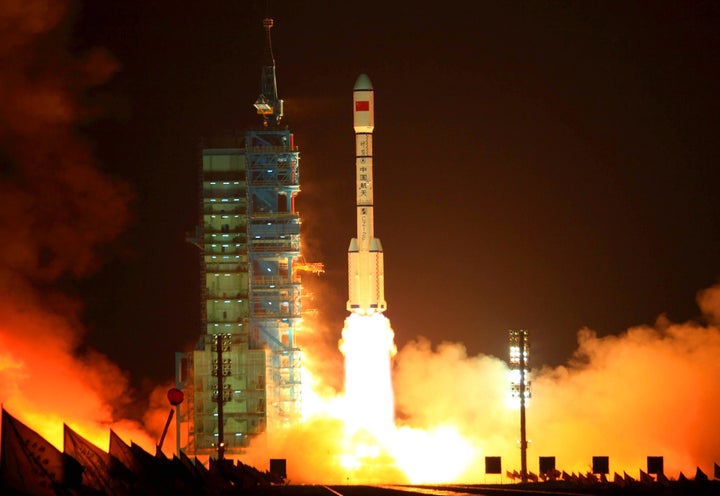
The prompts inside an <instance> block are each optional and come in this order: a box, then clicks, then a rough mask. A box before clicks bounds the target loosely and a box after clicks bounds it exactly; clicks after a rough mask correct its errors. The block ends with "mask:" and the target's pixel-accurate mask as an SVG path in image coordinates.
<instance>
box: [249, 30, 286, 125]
mask: <svg viewBox="0 0 720 496" xmlns="http://www.w3.org/2000/svg"><path fill="white" fill-rule="evenodd" d="M274 24H275V21H274V20H273V19H272V18H271V17H266V18H265V19H263V27H264V28H265V33H266V35H267V44H266V45H265V61H264V62H263V69H262V77H261V79H260V88H261V90H260V96H259V97H258V98H257V100H255V104H254V107H255V108H256V109H257V113H258V114H259V115H262V116H263V125H264V126H265V127H267V126H269V125H273V126H277V125H278V123H279V122H280V119H282V116H283V101H282V100H280V99H279V98H278V91H277V80H276V78H275V57H274V56H273V52H272V37H271V35H270V30H271V29H272V27H273V25H274Z"/></svg>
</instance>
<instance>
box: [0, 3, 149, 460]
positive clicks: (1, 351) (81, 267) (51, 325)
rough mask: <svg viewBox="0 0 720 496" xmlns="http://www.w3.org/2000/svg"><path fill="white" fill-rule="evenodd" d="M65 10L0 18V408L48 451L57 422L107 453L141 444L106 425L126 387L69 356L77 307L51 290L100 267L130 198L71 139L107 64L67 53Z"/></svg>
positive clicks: (90, 362) (129, 427) (76, 138)
mask: <svg viewBox="0 0 720 496" xmlns="http://www.w3.org/2000/svg"><path fill="white" fill-rule="evenodd" d="M68 10H69V5H68V3H67V2H63V1H58V0H28V1H10V2H3V3H2V5H1V6H0V24H1V25H2V26H3V29H2V30H1V32H0V237H1V238H2V240H3V242H2V249H0V294H1V298H0V401H1V402H2V403H3V406H4V408H6V409H8V410H9V411H10V412H11V413H12V414H13V415H16V416H18V417H19V418H20V419H21V420H23V421H25V422H27V423H28V424H29V425H30V426H32V427H33V428H35V429H37V430H38V431H39V432H40V433H41V435H43V436H44V437H46V438H47V439H48V440H50V441H51V442H53V443H54V444H56V445H58V446H61V439H62V424H63V422H66V423H68V424H69V425H70V426H71V427H73V428H75V429H78V430H79V432H81V433H82V434H83V435H85V436H87V437H88V438H90V439H91V440H93V441H95V442H96V443H97V444H98V445H99V446H101V447H104V448H107V440H108V427H110V426H112V427H113V428H114V429H116V431H117V432H118V433H119V434H120V435H121V436H123V437H126V438H127V436H128V435H129V434H130V433H131V432H132V433H133V435H132V437H133V439H134V440H136V441H137V442H141V443H143V442H144V441H145V434H143V433H141V432H139V431H138V430H137V429H138V426H137V425H135V424H134V423H132V422H124V421H119V419H117V418H116V414H115V412H116V411H117V408H118V407H120V406H122V405H123V404H124V403H125V402H127V401H129V398H128V396H129V395H128V379H127V377H126V375H125V373H124V372H123V371H122V370H120V369H119V368H118V367H117V366H116V365H114V364H113V363H111V362H110V361H109V360H108V359H107V357H105V356H103V355H102V354H100V353H98V352H96V351H92V350H87V349H86V347H83V346H81V345H82V336H83V333H84V330H83V328H82V325H81V323H80V322H81V319H80V317H81V312H82V310H83V308H82V304H81V303H80V302H79V301H78V300H77V299H76V298H74V297H73V296H69V295H67V294H65V293H63V292H62V291H60V290H58V288H59V287H61V286H65V287H67V286H68V285H67V283H68V282H70V281H73V280H76V279H78V278H82V277H85V276H88V275H89V274H91V273H92V272H93V271H94V270H96V269H97V268H98V267H99V266H100V265H101V264H102V262H103V258H104V257H106V256H107V253H109V251H108V249H107V248H108V246H109V244H110V243H111V242H112V241H113V240H114V239H116V238H117V236H118V235H119V234H120V233H121V232H122V230H123V229H124V228H125V227H126V226H127V225H128V223H129V221H130V218H131V215H130V210H129V206H128V205H129V200H130V198H131V195H130V191H129V188H128V186H127V185H126V184H124V183H123V182H121V181H117V180H114V179H112V178H110V177H108V176H107V175H105V174H103V173H102V172H100V170H99V169H98V168H97V166H96V163H95V160H94V158H93V156H92V154H91V151H90V148H89V146H88V143H87V142H86V141H85V140H84V139H83V137H82V135H81V133H80V132H79V126H80V125H81V124H83V123H85V122H87V121H88V120H89V119H92V118H93V117H94V116H95V115H96V114H97V109H93V108H91V106H90V105H89V104H88V103H86V101H87V99H86V96H87V94H88V90H91V89H93V88H95V87H97V86H98V85H101V84H102V83H104V82H106V81H107V80H108V78H109V77H110V76H111V75H112V74H113V73H114V72H115V71H116V70H117V64H116V63H115V61H114V60H113V59H112V58H111V57H110V56H109V55H108V54H107V53H106V52H104V51H103V50H92V51H88V52H86V53H83V54H74V53H70V52H69V51H67V49H66V48H65V47H67V46H69V45H70V40H69V39H68V33H69V32H70V29H69V26H68V25H67V22H68V21H67V17H68ZM98 332H102V330H98ZM81 349H82V350H83V351H80V350H81Z"/></svg>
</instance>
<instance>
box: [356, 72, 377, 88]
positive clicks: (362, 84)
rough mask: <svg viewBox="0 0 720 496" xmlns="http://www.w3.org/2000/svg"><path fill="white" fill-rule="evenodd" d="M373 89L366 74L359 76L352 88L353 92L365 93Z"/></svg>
mask: <svg viewBox="0 0 720 496" xmlns="http://www.w3.org/2000/svg"><path fill="white" fill-rule="evenodd" d="M371 89H373V86H372V83H371V82H370V78H369V77H367V74H360V75H359V76H358V78H357V80H356V81H355V86H354V87H353V90H354V91H367V90H371Z"/></svg>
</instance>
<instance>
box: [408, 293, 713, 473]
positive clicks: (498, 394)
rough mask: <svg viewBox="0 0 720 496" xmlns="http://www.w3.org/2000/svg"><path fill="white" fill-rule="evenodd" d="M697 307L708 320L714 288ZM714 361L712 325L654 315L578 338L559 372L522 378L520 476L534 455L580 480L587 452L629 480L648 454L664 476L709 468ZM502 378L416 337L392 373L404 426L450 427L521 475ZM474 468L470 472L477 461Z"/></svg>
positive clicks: (483, 361) (489, 365)
mask: <svg viewBox="0 0 720 496" xmlns="http://www.w3.org/2000/svg"><path fill="white" fill-rule="evenodd" d="M698 301H699V305H700V307H701V310H702V311H703V314H704V316H705V317H706V318H707V319H708V320H709V321H711V322H717V321H718V315H720V286H715V287H713V288H710V289H707V290H705V291H703V292H701V293H700V296H699V299H698ZM531 341H532V332H531ZM718 356H720V329H718V327H715V326H712V325H710V326H704V325H701V324H698V323H695V322H687V323H684V324H675V323H672V322H669V321H668V320H667V319H666V318H664V317H660V318H659V319H658V320H657V322H656V323H655V325H654V326H638V327H633V328H631V329H629V330H627V331H626V332H624V333H623V334H621V335H619V336H605V337H598V336H597V334H596V333H595V332H593V331H591V330H589V329H582V330H580V331H579V332H578V349H577V350H576V352H575V353H574V355H573V357H572V358H571V359H570V361H569V362H568V363H567V364H566V365H564V366H560V367H556V368H548V367H544V368H540V369H539V370H537V369H536V370H533V371H532V374H531V375H532V399H531V400H530V403H529V407H528V409H527V426H528V439H529V440H530V447H529V450H528V464H529V469H530V470H534V471H535V472H536V473H537V471H538V468H539V467H538V457H539V456H555V457H556V461H557V466H558V468H560V469H564V470H567V471H568V472H571V471H575V472H582V473H585V472H587V471H589V470H590V469H591V463H592V457H593V456H609V457H610V470H611V471H618V472H619V473H622V471H623V470H626V471H628V473H631V474H635V476H637V475H638V470H639V469H640V468H643V469H645V463H646V457H647V456H664V457H665V470H666V472H667V473H668V474H669V475H674V476H677V474H678V472H680V471H684V473H686V474H693V473H694V471H695V468H696V467H697V466H700V467H701V468H703V469H704V470H706V471H708V470H710V469H711V468H712V463H713V461H717V460H719V459H720V432H718V430H717V429H716V428H715V419H716V416H715V412H717V411H718V410H719V409H720V381H719V380H718V379H720V361H718V359H717V357H718ZM531 360H532V354H531ZM507 374H508V370H507V368H506V365H505V363H504V360H503V361H501V360H498V359H496V358H492V357H487V356H476V357H467V356H466V355H465V350H464V348H463V347H462V345H459V344H448V343H445V344H442V345H440V346H439V347H438V348H437V349H436V350H432V349H431V347H430V344H429V343H428V342H427V341H425V340H419V341H417V342H414V343H411V344H409V345H408V346H406V347H405V348H403V349H402V350H401V352H400V353H399V356H398V359H397V367H396V376H395V390H396V401H397V404H398V408H399V410H400V412H401V413H402V415H403V418H402V421H403V422H406V423H409V424H411V425H415V426H418V427H421V428H428V427H433V426H436V425H442V424H447V425H453V426H455V427H456V428H457V429H459V430H460V432H461V433H462V435H463V436H465V437H467V438H468V439H470V440H472V444H473V445H474V446H478V447H480V448H481V450H482V454H483V455H501V456H503V460H504V464H505V466H506V467H508V468H509V469H510V470H512V469H519V465H520V461H519V458H520V455H519V449H518V445H517V444H516V443H517V440H518V439H519V414H518V411H517V410H516V409H515V410H513V409H508V408H507V407H506V404H507V401H506V398H507V396H508V389H509V384H508V380H507ZM475 462H476V464H475V470H476V474H477V470H479V469H478V468H477V467H481V466H482V465H481V463H480V460H476V461H475Z"/></svg>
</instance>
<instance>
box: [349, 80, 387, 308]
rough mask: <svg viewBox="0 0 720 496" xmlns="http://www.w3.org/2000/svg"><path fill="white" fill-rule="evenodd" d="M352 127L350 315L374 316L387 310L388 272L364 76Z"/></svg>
mask: <svg viewBox="0 0 720 496" xmlns="http://www.w3.org/2000/svg"><path fill="white" fill-rule="evenodd" d="M353 127H354V128H355V198H356V205H357V237H355V238H352V239H351V240H350V247H349V248H348V295H349V296H348V302H347V309H348V311H349V312H352V313H357V314H360V315H372V314H376V313H382V312H384V311H385V310H387V303H386V302H385V268H384V264H383V251H382V245H381V244H380V240H379V239H377V238H376V237H375V234H374V225H373V224H374V221H373V177H372V172H373V171H372V155H373V152H372V133H373V128H374V127H375V101H374V92H373V86H372V83H371V82H370V78H369V77H367V76H366V75H365V74H361V75H360V76H359V77H358V78H357V81H355V86H354V88H353Z"/></svg>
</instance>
